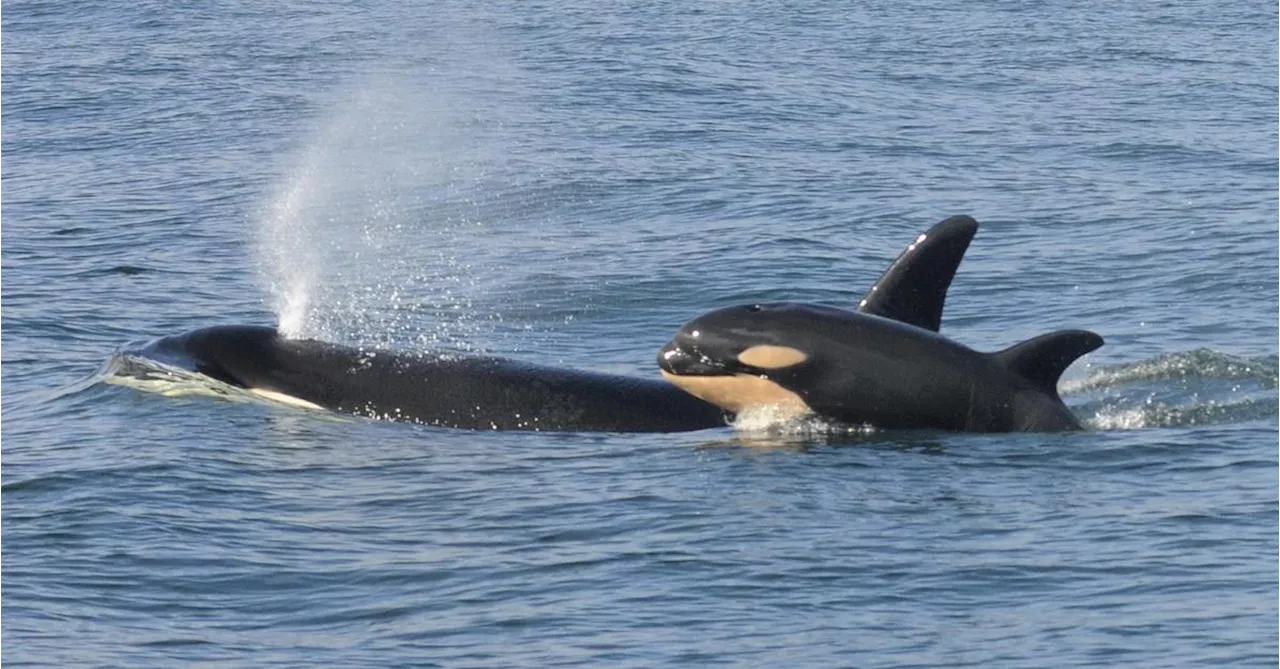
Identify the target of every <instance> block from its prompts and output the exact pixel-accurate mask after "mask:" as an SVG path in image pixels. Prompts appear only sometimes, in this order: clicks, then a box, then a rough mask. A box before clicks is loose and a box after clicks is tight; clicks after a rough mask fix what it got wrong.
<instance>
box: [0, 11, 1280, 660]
mask: <svg viewBox="0 0 1280 669" xmlns="http://www.w3.org/2000/svg"><path fill="white" fill-rule="evenodd" d="M5 9H6V11H5V12H4V15H3V31H4V41H3V49H4V51H3V57H4V62H5V68H4V70H3V86H4V88H5V92H6V93H7V94H8V95H7V97H6V99H5V104H4V106H3V121H4V135H3V152H4V158H6V159H7V163H6V168H7V169H5V170H4V171H3V198H4V201H3V204H4V205H5V208H4V213H5V216H4V219H3V220H4V227H3V242H4V243H3V269H4V283H3V299H4V307H5V311H4V320H3V381H4V385H3V388H4V390H3V393H4V394H3V403H4V407H3V409H4V413H3V437H4V450H3V464H4V465H5V468H4V470H3V502H4V505H3V530H4V533H3V537H4V543H3V548H4V568H3V572H0V579H2V580H3V586H4V591H3V592H4V598H3V619H2V629H3V642H4V643H3V646H2V648H3V660H4V661H5V662H12V663H15V665H16V664H20V663H31V664H45V665H52V666H74V665H106V666H164V667H168V666H175V665H180V664H187V663H214V664H217V663H221V664H226V665H230V666H338V665H351V666H355V665H359V666H376V667H384V666H404V665H421V666H483V667H492V666H521V667H524V666H549V665H557V664H558V665H574V666H580V665H589V666H595V665H603V664H609V665H624V666H646V667H647V666H658V665H677V666H687V665H692V664H704V663H721V664H737V665H742V666H815V667H829V666H857V667H875V666H885V667H889V666H894V667H897V666H966V665H967V666H983V667H988V666H1011V667H1013V666H1018V667H1021V666H1073V665H1093V666H1116V665H1125V664H1132V665H1139V666H1179V665H1206V664H1213V665H1225V666H1247V665H1256V666H1274V665H1275V663H1276V661H1277V643H1276V629H1277V585H1276V583H1277V582H1276V573H1277V572H1276V570H1277V533H1276V528H1277V391H1276V383H1277V348H1278V346H1277V309H1278V306H1277V303H1278V301H1280V298H1278V294H1277V293H1278V291H1277V285H1278V278H1277V262H1278V261H1277V240H1276V221H1277V216H1278V212H1277V193H1276V183H1277V159H1276V155H1277V112H1276V99H1277V84H1276V72H1277V63H1276V54H1277V19H1276V14H1277V10H1276V7H1275V5H1274V4H1266V3H1245V2H1227V3H1221V2H1219V3H1207V2H1204V3H1201V2H1196V3H1176V4H1167V5H1160V6H1151V5H1143V6H1137V5H1133V6H1130V5H1125V4H1118V5H1117V4H1104V3H1086V4H1080V5H1071V6H1052V5H1043V6H1042V5H1026V4H1016V3H1015V4H1008V3H968V4H965V5H944V4H939V3H934V4H924V5H914V6H908V5H905V4H898V5H892V6H889V5H886V6H884V7H876V6H864V5H862V4H850V5H832V4H830V3H826V4H819V3H814V4H810V5H800V6H788V7H782V6H774V5H743V4H733V3H729V4H679V3H677V4H663V3H658V4H650V5H644V6H641V7H630V8H623V7H609V6H601V5H598V4H595V3H586V4H573V3H568V4H566V3H558V4H553V5H541V4H529V3H498V4H490V5H485V6H483V7H479V8H476V7H469V6H466V4H465V3H440V4H433V5H430V6H424V5H420V4H416V3H403V4H398V3H384V4H377V5H373V6H369V5H365V6H360V5H350V4H348V3H306V4H303V5H299V6H281V7H277V6H275V5H270V4H268V5H260V4H244V5H242V4H236V3H232V4H224V5H219V6H217V7H209V8H188V7H179V6H171V5H168V4H148V3H142V4H137V3H117V2H105V3H98V4H83V3H68V4H65V6H64V5H42V4H34V3H16V4H13V3H10V4H7V5H6V7H5ZM957 213H967V214H970V215H973V216H974V217H976V218H978V219H979V220H980V221H982V223H983V227H982V230H981V231H980V232H979V234H978V237H977V239H976V240H975V242H974V245H973V247H972V248H971V250H970V251H969V254H968V256H967V258H966V260H965V263H964V265H963V266H962V268H961V271H960V273H959V275H958V276H957V278H956V281H955V283H954V284H953V288H952V292H951V294H950V296H949V299H948V302H947V312H946V316H945V319H944V323H943V332H944V333H945V334H947V335H949V336H952V337H954V338H956V339H957V340H959V341H961V342H964V343H966V344H968V345H970V346H973V347H975V348H978V349H980V350H997V349H1001V348H1004V347H1006V346H1008V345H1010V344H1012V343H1014V342H1016V341H1020V340H1023V339H1026V338H1028V337H1031V336H1034V335H1037V334H1040V333H1043V332H1046V331H1049V330H1053V329H1059V328H1066V327H1078V328H1088V329H1091V330H1095V331H1097V332H1099V333H1101V334H1102V335H1103V336H1104V337H1105V338H1106V340H1107V345H1106V346H1105V347H1104V348H1102V349H1101V350H1099V351H1098V352H1096V353H1094V354H1092V355H1090V356H1088V357H1087V358H1086V359H1085V360H1084V361H1082V362H1081V363H1079V364H1077V365H1076V366H1075V367H1073V368H1072V369H1071V370H1070V371H1069V372H1068V374H1067V377H1066V378H1065V379H1064V383H1063V384H1062V391H1063V393H1064V397H1065V398H1066V400H1067V402H1068V404H1070V405H1071V406H1072V407H1073V408H1074V409H1075V410H1076V412H1077V413H1078V414H1079V415H1080V416H1081V417H1082V419H1083V420H1084V421H1085V422H1086V424H1088V425H1089V426H1090V428H1091V429H1090V430H1089V431H1087V432H1084V433H1079V434H1064V435H1035V434H1032V435H949V434H937V433H892V432H877V431H874V430H865V429H859V428H852V429H851V428H848V427H843V426H841V427H837V426H830V425H825V424H819V423H813V422H804V423H799V424H782V425H780V424H778V423H777V422H776V421H772V420H769V419H768V417H767V416H766V417H760V416H754V417H748V418H749V420H744V421H743V422H742V423H741V424H740V425H739V426H738V429H736V430H735V429H731V428H728V427H726V428H724V429H721V430H709V431H704V432H698V433H690V434H677V435H609V434H581V435H574V434H533V433H485V432H465V431H453V430H441V429H430V428H425V427H419V426H414V425H406V424H396V423H384V422H376V421H369V420H363V419H354V418H348V417H343V416H336V415H332V414H328V413H324V412H318V411H313V410H306V409H300V408H297V407H290V406H284V405H281V404H279V403H273V402H267V401H263V400H261V399H260V398H255V397H252V396H250V395H248V394H246V393H243V392H241V391H238V390H236V389H233V388H229V387H225V386H220V385H218V384H216V383H211V382H209V381H207V380H204V379H199V378H194V377H191V376H190V375H183V374H182V373H181V372H180V371H179V370H175V369H171V368H165V367H163V366H162V365H159V364H158V363H157V361H149V360H145V359H139V358H136V357H133V356H131V355H128V354H126V353H124V352H127V351H136V350H137V348H138V344H140V343H141V342H145V341H147V340H149V339H151V338H153V337H156V336H161V335H167V334H173V333H176V332H179V331H182V330H186V329H190V328H193V327H199V326H204V325H211V324H216V323H258V324H279V325H281V326H282V327H284V328H285V329H287V330H288V331H290V332H291V333H294V334H296V335H298V336H312V337H321V338H324V339H329V340H334V341H342V342H346V343H350V344H355V345H377V346H396V347H400V348H406V349H414V350H463V351H478V352H487V353H495V354H501V355H510V356H513V357H517V358H520V359H524V360H529V361H533V362H539V363H546V364H560V365H566V366H573V367H578V368H584V369H593V370H599V371H608V372H617V373H627V374H636V375H650V376H651V375H654V374H655V373H656V369H655V365H654V362H653V358H654V354H655V352H656V351H657V349H658V347H659V346H661V345H662V344H663V343H664V342H665V341H666V340H667V338H669V337H670V335H671V334H672V332H674V330H675V329H676V328H677V327H678V326H679V325H680V323H682V322H683V321H685V320H687V319H689V318H692V317H694V316H696V315H698V314H700V313H702V312H704V311H707V310H709V309H712V308H715V307H719V306H724V305H728V304H735V303H740V302H744V301H749V300H750V301H764V300H782V299H788V300H802V301H810V302H820V303H825V304H832V305H844V306H850V307H851V306H853V305H854V304H856V302H857V300H858V299H859V298H860V297H861V295H862V292H863V291H864V290H866V289H867V288H868V287H869V286H870V285H871V283H872V282H873V281H874V280H875V278H876V277H877V276H878V275H879V273H880V272H881V271H883V270H884V268H885V267H886V266H887V264H888V262H889V261H890V260H891V259H892V258H893V257H894V255H895V254H896V253H897V252H898V251H900V250H901V248H902V247H903V246H905V245H906V244H907V243H908V242H910V241H911V240H913V239H914V238H915V236H916V235H917V234H918V233H919V232H920V231H921V230H923V229H924V228H925V227H927V226H928V225H930V224H932V223H934V222H936V221H938V220H941V219H942V218H944V217H946V216H948V215H951V214H957Z"/></svg>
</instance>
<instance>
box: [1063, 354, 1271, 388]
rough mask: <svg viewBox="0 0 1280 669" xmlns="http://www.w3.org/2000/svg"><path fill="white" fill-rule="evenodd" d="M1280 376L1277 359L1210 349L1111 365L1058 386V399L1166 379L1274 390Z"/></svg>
mask: <svg viewBox="0 0 1280 669" xmlns="http://www.w3.org/2000/svg"><path fill="white" fill-rule="evenodd" d="M1278 375H1280V365H1278V364H1277V358H1276V357H1275V356H1272V357H1270V358H1243V357H1238V356H1234V355H1229V354H1227V353H1220V352H1218V351H1214V350H1212V349H1207V348H1197V349H1192V350H1190V351H1179V352H1177V353H1166V354H1164V355H1161V356H1157V357H1155V358H1152V359H1150V360H1143V361H1140V362H1132V363H1126V364H1121V365H1111V366H1107V367H1100V368H1098V369H1095V370H1094V371H1093V372H1092V373H1091V374H1089V375H1088V376H1086V377H1085V378H1083V379H1077V380H1074V381H1068V382H1065V383H1063V384H1062V385H1061V387H1060V388H1059V392H1060V393H1061V394H1062V395H1074V394H1077V393H1081V392H1085V391H1089V390H1095V389H1099V388H1109V387H1113V386H1117V385H1123V384H1130V383H1137V382H1143V381H1163V380H1166V379H1189V378H1200V379H1225V380H1253V381H1259V382H1261V383H1263V384H1264V385H1265V387H1268V388H1275V387H1276V382H1277V377H1278Z"/></svg>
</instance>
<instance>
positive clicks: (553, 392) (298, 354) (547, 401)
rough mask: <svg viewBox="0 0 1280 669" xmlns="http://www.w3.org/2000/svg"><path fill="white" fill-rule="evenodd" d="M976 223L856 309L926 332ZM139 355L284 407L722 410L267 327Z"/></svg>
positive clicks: (412, 414)
mask: <svg viewBox="0 0 1280 669" xmlns="http://www.w3.org/2000/svg"><path fill="white" fill-rule="evenodd" d="M976 229H977V224H976V223H975V222H973V219H970V218H968V217H964V216H959V217H954V218H950V219H947V220H946V221H943V222H942V223H940V224H938V225H936V226H934V227H933V228H932V229H930V230H929V231H928V232H926V233H925V234H924V235H921V236H920V237H918V238H917V239H916V242H915V243H913V244H912V245H911V246H909V247H908V248H907V250H906V251H904V252H903V253H902V255H901V256H899V258H898V259H897V260H896V261H895V262H894V263H893V265H891V266H890V267H889V269H888V270H887V271H886V272H885V273H884V275H883V276H882V277H881V278H880V280H879V281H877V282H876V284H875V287H874V288H872V290H871V291H870V292H869V293H868V294H867V296H866V297H865V298H864V299H863V300H862V301H861V302H860V303H859V306H858V309H859V310H860V311H862V312H865V313H871V314H881V315H888V316H894V317H898V318H904V319H909V318H914V319H916V320H915V321H914V322H915V323H916V324H917V325H920V326H921V327H933V328H934V329H936V328H937V324H938V322H939V320H940V317H941V311H942V305H943V302H944V300H945V297H946V291H947V287H948V286H949V285H950V283H951V277H952V275H953V274H954V273H955V271H956V268H957V267H958V266H959V264H960V259H961V258H962V257H963V255H964V252H965V250H966V249H967V248H968V244H969V240H970V239H972V237H973V234H974V231H975V230H976ZM141 353H142V355H143V356H144V357H148V358H152V359H156V360H159V361H161V362H165V363H168V364H171V365H175V366H178V367H182V368H186V369H189V370H191V371H195V372H198V373H201V374H204V375H207V376H209V377H211V378H214V379H217V380H219V381H222V382H224V383H228V384H231V385H233V386H238V387H241V388H245V389H248V390H250V391H251V392H254V393H257V394H259V395H263V396H266V397H270V398H273V399H277V400H282V401H286V402H290V403H293V404H300V405H303V406H309V407H312V408H323V409H329V410H333V411H338V412H344V413H351V414H357V415H363V416H369V417H373V418H380V419H390V420H403V421H413V422H418V423H424V424H429V425H436V426H444V427H455V428H468V429H495V430H550V431H575V432H595V431H600V432H677V431H687V430H701V429H707V428H714V427H723V426H724V425H725V424H726V415H725V411H724V409H722V408H721V407H718V406H716V405H714V404H711V403H709V402H706V401H704V400H702V399H698V398H696V397H694V396H693V395H691V394H689V393H686V392H685V391H684V390H681V389H680V388H678V387H677V386H675V385H672V384H671V383H668V382H667V381H664V380H660V379H642V378H634V377H629V376H620V375H614V374H600V373H593V372H587V371H579V370H572V369H562V368H557V367H548V366H541V365H533V364H529V363H523V362H519V361H515V360H510V359H507V358H499V357H488V356H448V355H440V354H432V353H413V352H404V351H391V350H364V349H357V348H352V347H349V346H343V345H340V344H334V343H329V342H322V341H316V340H308V339H289V338H287V337H284V336H282V335H281V334H280V333H279V332H278V331H277V330H276V329H275V328H271V327H262V326H244V325H230V326H215V327H207V328H202V329H198V330H193V331H191V332H187V333H185V334H181V335H176V336H170V337H164V338H161V339H158V340H156V341H154V342H152V343H150V344H148V345H147V346H146V347H145V348H144V349H143V350H142V352H141Z"/></svg>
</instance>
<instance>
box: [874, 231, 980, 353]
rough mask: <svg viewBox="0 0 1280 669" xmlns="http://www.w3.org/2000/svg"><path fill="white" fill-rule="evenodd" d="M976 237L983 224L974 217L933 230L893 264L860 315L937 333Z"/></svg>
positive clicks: (912, 245) (878, 283) (918, 239)
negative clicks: (958, 271)
mask: <svg viewBox="0 0 1280 669" xmlns="http://www.w3.org/2000/svg"><path fill="white" fill-rule="evenodd" d="M976 232H978V222H977V221H975V220H973V219H972V218H969V217H968V216H952V217H951V218H948V219H947V220H945V221H943V222H941V223H939V224H937V225H935V226H933V227H932V228H929V229H928V230H927V231H926V232H925V233H924V234H922V235H920V236H919V237H918V238H916V241H915V242H914V243H913V244H911V246H908V247H907V250H905V251H903V252H902V255H900V256H898V259H897V260H895V261H893V264H892V265H890V266H889V269H888V270H886V271H885V273H884V275H883V276H881V277H880V280H879V281H877V282H876V285H874V286H872V287H871V290H870V291H869V292H868V293H867V295H866V297H863V298H862V301H861V302H859V303H858V311H860V312H862V313H865V314H872V315H874V316H883V317H885V318H892V319H893V320H895V321H902V322H903V323H907V324H910V325H914V326H916V327H919V328H925V329H926V330H933V331H934V332H937V331H938V327H939V326H940V325H941V324H942V305H943V303H944V302H945V301H946V299H947V288H949V287H950V286H951V278H952V277H954V276H955V275H956V269H957V268H958V267H960V260H961V259H962V258H964V252H965V251H966V250H967V249H968V248H969V242H970V241H972V240H973V235H974V234H975V233H976Z"/></svg>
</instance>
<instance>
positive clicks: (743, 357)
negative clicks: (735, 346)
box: [738, 344, 809, 369]
mask: <svg viewBox="0 0 1280 669" xmlns="http://www.w3.org/2000/svg"><path fill="white" fill-rule="evenodd" d="M808 359H809V356H808V354H806V353H805V352H804V351H801V350H800V349H796V348H791V347H790V346H772V345H769V344H762V345H760V346H752V347H751V348H749V349H747V350H745V351H743V352H741V353H739V354H738V362H740V363H742V364H744V365H747V366H750V367H755V368H758V369H782V368H783V367H791V366H792V365H798V364H800V363H802V362H804V361H805V360H808Z"/></svg>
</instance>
